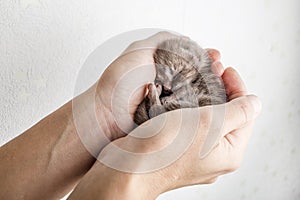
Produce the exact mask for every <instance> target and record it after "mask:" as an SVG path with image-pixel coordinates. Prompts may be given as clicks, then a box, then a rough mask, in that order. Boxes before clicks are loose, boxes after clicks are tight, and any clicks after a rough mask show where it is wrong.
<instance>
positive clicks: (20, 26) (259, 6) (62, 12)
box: [0, 0, 300, 200]
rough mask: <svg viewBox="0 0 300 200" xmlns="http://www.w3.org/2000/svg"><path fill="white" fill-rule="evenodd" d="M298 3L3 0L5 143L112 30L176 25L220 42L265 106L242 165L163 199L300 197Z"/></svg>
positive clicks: (63, 93) (58, 98)
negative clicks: (205, 183) (210, 180)
mask: <svg viewBox="0 0 300 200" xmlns="http://www.w3.org/2000/svg"><path fill="white" fill-rule="evenodd" d="M299 8H300V1H298V0H285V1H283V0H281V1H279V0H277V1H275V0H274V1H271V0H263V1H262V0H248V1H233V0H229V1H221V0H220V1H216V0H212V1H196V0H195V1H188V0H165V1H141V0H136V1H133V0H132V1H128V0H127V1H121V0H120V1H115V0H114V1H112V0H110V1H103V0H90V1H85V0H76V1H61V0H51V1H50V0H13V1H5V0H0V70H1V71H0V94H1V96H0V98H1V99H0V144H4V143H6V142H7V141H9V140H10V139H12V138H13V137H15V136H17V135H18V134H20V133H21V132H22V131H24V130H26V129H27V128H29V127H30V126H32V125H33V124H34V123H36V122H37V121H38V120H40V119H41V118H42V117H44V116H46V115H47V114H49V113H51V112H52V111H54V110H55V109H56V108H58V107H60V106H61V105H62V104H63V103H64V102H66V101H68V100H69V99H71V98H72V95H73V89H74V84H75V80H76V74H77V72H78V71H79V69H80V67H81V66H82V64H83V63H84V61H85V59H86V58H87V56H88V55H89V53H91V52H92V51H93V50H94V49H95V48H96V47H97V46H98V45H100V44H101V43H102V42H104V41H105V40H106V39H108V38H110V37H111V36H114V35H116V34H119V33H121V32H124V31H129V30H132V29H136V28H146V27H156V28H164V29H171V30H174V31H177V32H181V33H183V34H186V35H188V36H190V37H191V38H192V39H194V40H196V41H198V42H199V43H200V44H201V45H202V46H203V47H215V48H217V49H219V50H220V51H221V52H222V56H223V63H224V65H226V66H228V65H230V66H234V67H235V68H236V69H238V71H239V72H240V73H241V75H242V77H243V78H244V80H245V82H246V83H247V85H248V89H249V90H250V91H251V92H253V93H255V94H257V95H258V96H260V98H261V99H262V101H263V112H262V115H261V116H260V117H259V119H258V121H257V124H256V127H255V131H254V134H253V137H252V139H251V141H250V144H249V147H248V149H247V152H246V156H245V160H244V163H243V166H242V167H241V169H240V170H238V171H237V172H235V173H233V174H230V175H226V176H224V177H221V178H219V180H218V181H217V182H216V183H214V184H213V185H209V186H194V187H189V188H183V189H179V190H176V191H172V192H169V193H166V194H164V195H162V196H161V197H160V198H159V199H202V200H205V199H207V200H213V199H214V200H217V199H247V200H250V199H253V200H254V199H256V200H257V199H273V200H281V199H290V200H293V199H299V198H300V170H299V167H298V165H299V164H300V156H299V155H300V148H299V145H298V143H299V141H300V134H299V128H300V127H299V124H298V123H299V122H300V121H299V120H300V106H299V102H300V101H299V100H300V92H299V91H300V90H299V89H298V87H299V86H300V79H299V78H298V76H299V75H300V73H299V72H300V69H299V61H300V59H299V55H300V54H299V53H300V27H299V24H300V20H299V19H300V14H299V13H298V12H299ZM103 67H104V66H103ZM100 73H101V72H99V75H100ZM0 162H1V161H0Z"/></svg>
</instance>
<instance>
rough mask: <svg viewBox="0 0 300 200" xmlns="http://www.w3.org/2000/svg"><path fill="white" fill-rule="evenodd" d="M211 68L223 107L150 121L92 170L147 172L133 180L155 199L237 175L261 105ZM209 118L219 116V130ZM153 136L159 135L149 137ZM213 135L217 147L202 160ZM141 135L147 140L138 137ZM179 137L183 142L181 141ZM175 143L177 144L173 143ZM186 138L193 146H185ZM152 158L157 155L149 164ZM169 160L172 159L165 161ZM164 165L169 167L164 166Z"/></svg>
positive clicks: (230, 76)
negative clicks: (225, 100) (223, 96)
mask: <svg viewBox="0 0 300 200" xmlns="http://www.w3.org/2000/svg"><path fill="white" fill-rule="evenodd" d="M215 67H216V69H217V70H216V71H219V72H221V75H222V78H223V80H224V85H225V88H226V92H227V95H228V98H229V100H230V101H229V102H228V103H226V104H223V105H216V106H206V107H201V108H195V109H181V110H175V111H171V112H168V113H164V114H162V115H160V116H158V117H155V118H153V119H151V120H150V121H149V123H146V125H145V126H146V128H145V127H144V126H143V125H142V126H140V127H138V128H136V129H135V130H134V131H132V132H131V133H130V134H129V135H128V136H127V137H124V138H120V139H118V140H116V141H114V142H112V143H111V144H109V145H108V146H106V147H105V148H104V150H103V151H102V152H101V154H100V155H99V158H98V160H100V162H101V163H102V164H100V163H98V164H97V165H103V164H104V166H108V167H110V169H113V170H119V171H125V172H131V173H133V174H134V173H141V172H148V173H145V174H141V175H135V176H138V177H142V178H141V179H140V180H141V181H140V182H142V183H140V184H141V185H142V184H145V186H144V187H145V188H148V189H149V190H150V191H152V192H153V193H155V194H154V196H157V195H159V194H160V193H162V192H165V191H168V190H171V189H174V188H178V187H183V186H187V185H194V184H207V183H212V182H214V181H215V180H216V179H217V177H218V176H220V175H222V174H226V173H229V172H232V171H234V170H236V169H237V168H238V167H239V166H240V165H241V162H242V158H243V153H244V150H245V148H246V145H247V142H248V140H249V137H250V135H251V132H252V125H253V123H254V120H255V118H256V117H257V116H258V115H259V113H260V110H261V103H260V101H259V99H258V98H257V97H256V96H254V95H246V94H247V91H246V88H245V85H244V83H243V82H242V80H241V78H240V76H239V75H238V73H237V72H236V71H235V70H234V69H233V68H228V69H226V70H225V71H224V70H223V69H222V65H221V64H220V63H219V64H217V66H215ZM213 116H224V118H223V123H222V125H221V126H220V127H214V125H215V124H218V123H215V122H216V121H219V119H218V117H217V118H215V117H213ZM162 121H164V124H163V126H161V122H162ZM195 123H196V125H197V129H196V130H195V129H194V127H195ZM158 126H160V128H159V130H158V129H157V127H158ZM182 127H185V129H181V128H182ZM153 130H158V132H157V133H156V134H155V135H153V133H152V132H153ZM182 130H184V131H182ZM188 131H190V132H188ZM191 132H192V136H191V134H190V133H191ZM214 134H216V135H219V137H217V141H216V143H215V144H216V145H214V146H212V149H207V150H206V151H205V153H204V154H201V153H202V152H203V148H204V146H205V143H206V142H207V141H208V140H209V137H211V135H214ZM141 135H143V136H147V135H148V136H149V135H150V137H148V138H145V137H139V136H141ZM184 135H185V136H186V137H181V136H184ZM137 136H138V137H137ZM178 137H181V139H182V140H180V141H178V140H176V139H177V138H178ZM185 138H189V139H192V140H191V142H190V143H186V142H185V141H184V140H185ZM183 143H186V144H189V145H188V146H186V148H183V149H184V151H182V152H181V154H180V155H179V154H178V155H179V156H178V155H177V153H176V151H177V149H182V148H181V145H182V144H183ZM119 149H122V150H121V151H120V150H119ZM164 150H166V151H167V153H164ZM124 152H126V153H124ZM128 152H130V153H128ZM153 152H158V154H156V155H154V156H153V157H151V156H150V159H148V158H147V157H148V156H149V155H150V154H152V153H153ZM137 155H141V156H137ZM172 156H173V157H174V158H176V159H175V160H172V159H170V157H172ZM165 160H169V161H170V163H167V165H166V164H165V163H164V161H165Z"/></svg>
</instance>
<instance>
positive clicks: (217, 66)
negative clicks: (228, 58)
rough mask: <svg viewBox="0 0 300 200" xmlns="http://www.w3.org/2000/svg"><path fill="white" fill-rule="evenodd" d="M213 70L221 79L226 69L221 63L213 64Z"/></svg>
mask: <svg viewBox="0 0 300 200" xmlns="http://www.w3.org/2000/svg"><path fill="white" fill-rule="evenodd" d="M211 70H212V72H213V73H214V74H215V75H217V76H220V77H221V76H222V75H223V73H224V68H223V65H222V63H221V62H220V61H216V62H213V64H212V65H211Z"/></svg>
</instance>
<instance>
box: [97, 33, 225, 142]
mask: <svg viewBox="0 0 300 200" xmlns="http://www.w3.org/2000/svg"><path fill="white" fill-rule="evenodd" d="M179 37H180V38H185V39H189V38H187V37H185V36H178V35H174V34H171V33H169V32H159V33H157V34H155V35H153V36H151V37H149V38H147V39H144V40H140V41H136V42H134V43H132V44H131V45H130V46H129V47H128V48H127V49H126V50H125V51H124V52H123V53H122V55H121V56H119V57H118V58H117V59H116V60H115V61H114V62H113V63H112V64H110V65H109V66H108V68H107V69H106V70H105V72H104V73H103V74H102V76H101V78H100V80H99V83H98V85H97V92H96V97H97V98H96V99H98V100H99V101H98V102H99V103H98V104H99V105H102V106H103V107H102V108H101V109H99V110H102V111H103V112H105V114H101V115H99V118H98V121H99V124H101V121H104V120H103V118H105V119H106V122H107V126H108V127H109V128H108V129H106V130H107V132H109V133H105V134H106V135H107V136H108V137H109V139H110V140H114V139H117V138H119V137H121V136H124V135H125V134H128V133H130V132H131V131H132V130H133V129H134V128H135V127H136V125H135V123H134V122H133V116H134V113H135V111H136V109H137V107H138V105H139V104H140V103H141V102H142V100H143V99H144V97H145V95H146V94H147V85H148V83H151V82H153V81H154V78H155V74H156V71H155V66H154V60H153V53H154V51H155V50H156V48H157V46H158V45H159V44H160V43H161V42H162V41H164V40H167V39H172V38H179ZM208 52H209V54H210V55H211V58H212V60H213V61H216V65H213V71H215V73H216V74H219V75H220V73H221V72H220V69H219V68H218V67H217V66H218V63H219V58H220V56H219V52H218V51H217V50H213V49H208Z"/></svg>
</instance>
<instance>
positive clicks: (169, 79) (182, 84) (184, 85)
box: [154, 64, 198, 104]
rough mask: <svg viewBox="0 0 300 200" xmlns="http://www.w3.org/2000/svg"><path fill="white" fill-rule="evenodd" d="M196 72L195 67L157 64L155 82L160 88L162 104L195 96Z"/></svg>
mask: <svg viewBox="0 0 300 200" xmlns="http://www.w3.org/2000/svg"><path fill="white" fill-rule="evenodd" d="M196 74H198V73H196V69H195V71H194V70H193V69H188V70H187V69H186V67H185V69H184V70H183V69H182V68H181V67H174V66H173V67H172V66H171V67H170V66H166V65H163V64H156V78H155V81H154V82H155V84H156V87H157V88H159V90H158V91H159V92H160V94H159V95H160V100H161V103H162V104H165V103H168V102H170V101H174V100H177V101H181V100H184V99H186V98H187V96H189V97H193V96H194V89H193V85H194V82H193V81H194V79H195V78H196V77H195V75H196Z"/></svg>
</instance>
